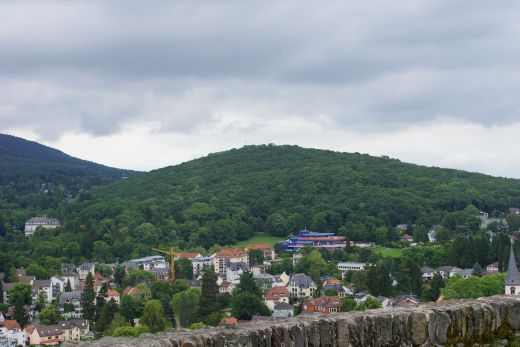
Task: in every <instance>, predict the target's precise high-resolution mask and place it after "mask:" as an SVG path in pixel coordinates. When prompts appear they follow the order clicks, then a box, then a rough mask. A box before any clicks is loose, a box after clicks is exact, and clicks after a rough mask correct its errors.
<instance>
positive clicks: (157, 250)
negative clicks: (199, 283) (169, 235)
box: [152, 247, 175, 282]
mask: <svg viewBox="0 0 520 347" xmlns="http://www.w3.org/2000/svg"><path fill="white" fill-rule="evenodd" d="M152 250H153V251H155V252H159V253H163V254H166V255H169V256H170V257H171V262H170V266H171V268H170V281H172V282H173V281H175V251H174V250H173V247H172V248H170V250H168V251H165V250H163V249H159V248H152Z"/></svg>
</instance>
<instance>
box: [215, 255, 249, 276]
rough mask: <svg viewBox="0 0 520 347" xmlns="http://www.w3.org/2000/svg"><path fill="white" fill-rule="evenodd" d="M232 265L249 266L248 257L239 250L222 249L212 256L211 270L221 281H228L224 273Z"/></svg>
mask: <svg viewBox="0 0 520 347" xmlns="http://www.w3.org/2000/svg"><path fill="white" fill-rule="evenodd" d="M232 263H245V264H246V265H247V266H249V255H248V254H247V252H246V251H244V250H241V249H223V250H220V251H218V252H217V253H215V254H214V255H213V268H214V270H215V272H216V273H217V274H218V275H219V276H220V277H222V278H223V279H228V278H227V277H226V275H227V274H226V272H227V268H228V267H229V266H230V264H232Z"/></svg>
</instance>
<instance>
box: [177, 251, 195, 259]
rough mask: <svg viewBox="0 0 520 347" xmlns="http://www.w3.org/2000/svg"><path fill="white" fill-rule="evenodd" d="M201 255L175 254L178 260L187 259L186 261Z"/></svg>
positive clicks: (193, 253) (190, 253)
mask: <svg viewBox="0 0 520 347" xmlns="http://www.w3.org/2000/svg"><path fill="white" fill-rule="evenodd" d="M198 255H199V253H196V252H179V253H175V257H176V258H186V259H193V258H196V257H197V256H198Z"/></svg>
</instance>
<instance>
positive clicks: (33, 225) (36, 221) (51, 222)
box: [24, 217, 61, 236]
mask: <svg viewBox="0 0 520 347" xmlns="http://www.w3.org/2000/svg"><path fill="white" fill-rule="evenodd" d="M60 226H61V224H60V221H59V220H57V219H54V218H46V217H33V218H31V219H29V220H28V221H27V222H25V228H24V232H25V236H31V235H32V234H34V232H35V231H36V229H37V228H38V227H42V228H45V229H55V228H58V227H60Z"/></svg>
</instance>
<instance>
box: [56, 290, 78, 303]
mask: <svg viewBox="0 0 520 347" xmlns="http://www.w3.org/2000/svg"><path fill="white" fill-rule="evenodd" d="M73 299H77V300H81V292H76V291H74V292H65V293H62V294H61V295H60V299H59V304H60V305H63V304H65V302H66V301H70V300H73Z"/></svg>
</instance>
